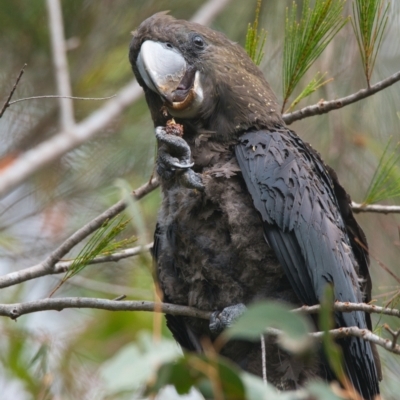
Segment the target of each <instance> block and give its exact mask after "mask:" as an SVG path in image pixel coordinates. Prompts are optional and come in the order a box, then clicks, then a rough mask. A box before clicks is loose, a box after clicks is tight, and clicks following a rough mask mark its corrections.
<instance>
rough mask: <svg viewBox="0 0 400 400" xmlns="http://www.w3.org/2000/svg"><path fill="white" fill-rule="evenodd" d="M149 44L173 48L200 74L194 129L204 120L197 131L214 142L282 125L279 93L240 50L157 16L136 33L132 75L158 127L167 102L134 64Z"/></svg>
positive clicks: (217, 36)
mask: <svg viewBox="0 0 400 400" xmlns="http://www.w3.org/2000/svg"><path fill="white" fill-rule="evenodd" d="M194 35H201V36H202V38H203V40H204V42H205V46H204V48H203V49H201V50H198V49H196V48H194V46H193V45H192V40H191V39H192V38H193V36H194ZM146 40H152V41H156V42H164V43H166V42H168V43H170V44H172V45H173V46H174V47H175V48H176V49H178V50H179V51H180V52H181V54H182V55H183V57H184V58H185V60H186V62H187V64H188V65H189V66H190V67H193V68H195V69H196V70H197V71H200V76H201V85H202V88H203V91H204V101H203V103H202V105H201V107H200V109H199V112H198V115H196V116H195V117H194V118H192V119H191V121H190V123H191V124H194V125H197V126H199V124H200V123H199V121H201V126H199V127H201V128H202V129H205V130H207V131H212V132H214V134H215V138H216V139H219V138H220V139H222V140H226V139H227V138H234V137H237V136H239V135H240V133H242V132H244V131H246V130H248V129H250V128H255V129H262V128H269V127H272V126H274V125H275V124H277V123H279V124H283V121H282V118H281V115H280V113H279V111H278V110H279V106H278V103H277V99H276V96H275V94H274V93H273V91H272V89H271V88H270V86H269V84H268V83H267V81H266V80H265V78H264V76H263V74H262V72H261V71H260V70H259V69H258V67H257V66H256V65H255V64H254V63H253V62H252V60H251V59H250V58H249V56H248V55H247V53H246V52H245V51H244V49H243V48H242V47H241V46H240V45H238V44H237V43H234V42H232V41H231V40H229V39H228V38H227V37H226V36H225V35H224V34H222V33H220V32H216V31H214V30H212V29H210V28H208V27H205V26H202V25H199V24H197V23H193V22H188V21H184V20H177V19H175V18H173V17H171V16H170V15H167V14H166V13H157V14H155V15H153V16H152V17H150V18H148V19H147V20H145V21H144V22H143V23H142V24H141V25H140V26H139V28H138V29H137V30H136V31H135V32H134V34H133V39H132V41H131V44H130V53H129V59H130V62H131V64H132V68H133V72H134V73H135V75H136V77H137V79H138V82H139V84H140V85H141V86H142V87H143V89H144V91H145V94H146V99H147V102H148V104H149V108H150V110H151V114H152V118H153V120H154V123H155V125H156V126H157V125H165V122H166V118H165V117H163V115H162V113H161V109H162V106H163V102H162V100H161V99H160V96H158V95H157V94H156V93H154V92H153V91H151V90H150V89H149V88H148V87H147V86H146V84H145V82H144V81H143V79H142V77H141V76H140V73H139V70H138V67H137V64H136V61H137V58H138V55H139V52H140V48H141V46H142V44H143V42H145V41H146ZM178 120H179V118H178ZM179 122H181V123H185V121H179Z"/></svg>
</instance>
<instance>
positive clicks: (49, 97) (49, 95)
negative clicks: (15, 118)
mask: <svg viewBox="0 0 400 400" xmlns="http://www.w3.org/2000/svg"><path fill="white" fill-rule="evenodd" d="M115 96H116V94H113V95H112V96H107V97H76V96H59V95H58V94H47V95H45V96H32V97H24V98H23V99H17V100H14V101H11V102H10V103H9V105H10V106H11V104H15V103H20V102H21V101H27V100H37V99H71V100H90V101H100V100H109V99H113V98H114V97H115Z"/></svg>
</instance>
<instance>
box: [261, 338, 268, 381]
mask: <svg viewBox="0 0 400 400" xmlns="http://www.w3.org/2000/svg"><path fill="white" fill-rule="evenodd" d="M260 337H261V363H262V379H263V382H264V384H265V385H266V384H267V356H266V351H265V337H264V335H260Z"/></svg>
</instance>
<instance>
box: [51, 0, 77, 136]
mask: <svg viewBox="0 0 400 400" xmlns="http://www.w3.org/2000/svg"><path fill="white" fill-rule="evenodd" d="M47 11H48V14H49V28H50V37H51V48H52V53H53V64H54V72H55V75H56V82H57V92H58V94H59V95H60V96H62V97H60V98H59V105H60V127H61V129H62V130H64V131H67V130H69V129H71V128H72V127H73V126H74V125H75V118H74V108H73V103H72V101H71V99H70V98H69V97H70V96H71V95H72V90H71V82H70V77H69V71H68V60H67V48H66V45H65V38H64V21H63V16H62V10H61V4H60V0H47Z"/></svg>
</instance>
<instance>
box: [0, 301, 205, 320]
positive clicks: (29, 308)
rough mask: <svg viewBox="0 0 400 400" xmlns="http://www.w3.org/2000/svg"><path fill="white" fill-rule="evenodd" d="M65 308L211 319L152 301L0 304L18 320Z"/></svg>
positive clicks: (2, 313)
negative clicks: (40, 312) (145, 312)
mask: <svg viewBox="0 0 400 400" xmlns="http://www.w3.org/2000/svg"><path fill="white" fill-rule="evenodd" d="M65 308H95V309H100V310H108V311H152V312H161V313H165V314H171V315H180V316H185V317H195V318H202V319H209V318H210V316H211V311H201V310H198V309H197V308H193V307H187V306H180V305H176V304H168V303H156V302H152V301H117V300H107V299H94V298H87V297H60V298H56V299H53V298H47V299H42V300H36V301H30V302H26V303H14V304H0V316H4V317H9V318H11V319H16V318H18V317H20V316H21V315H25V314H31V313H34V312H38V311H49V310H55V311H62V310H64V309H65Z"/></svg>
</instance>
